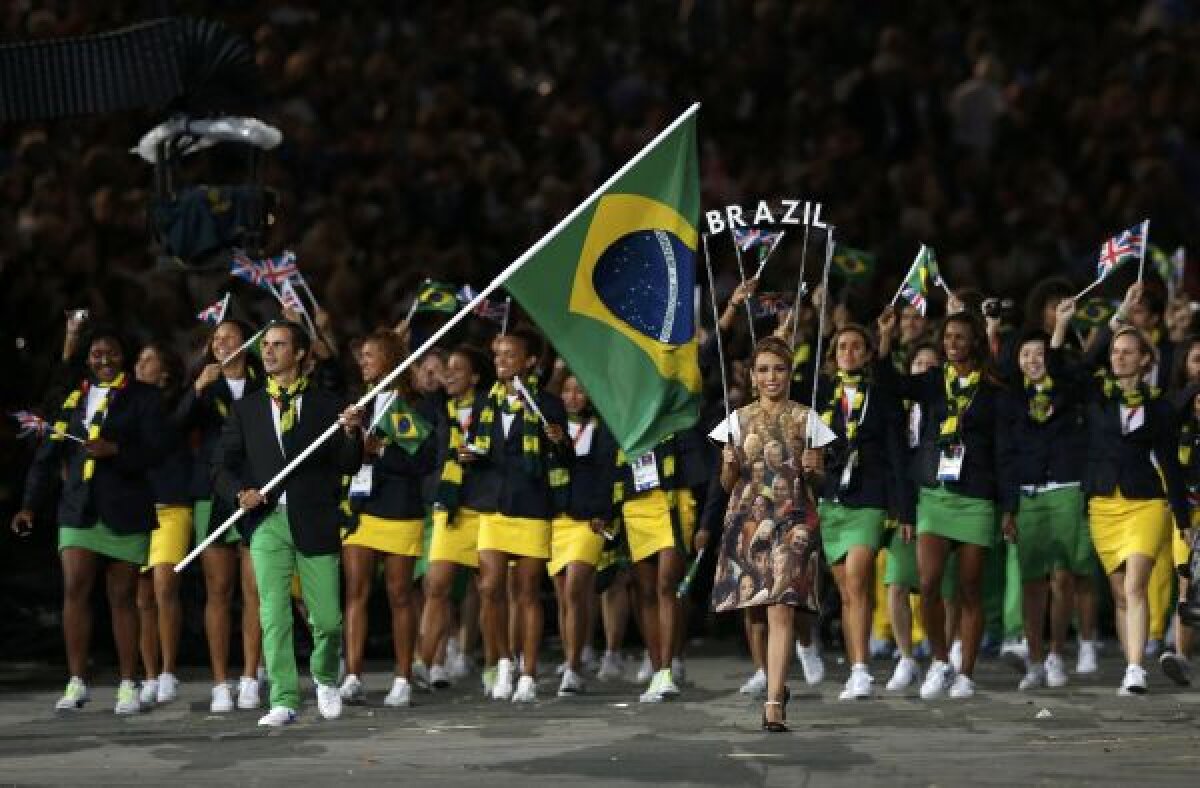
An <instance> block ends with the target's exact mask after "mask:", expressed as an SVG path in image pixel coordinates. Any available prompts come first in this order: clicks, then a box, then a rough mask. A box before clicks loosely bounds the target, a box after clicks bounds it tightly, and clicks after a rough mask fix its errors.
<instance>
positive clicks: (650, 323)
mask: <svg viewBox="0 0 1200 788" xmlns="http://www.w3.org/2000/svg"><path fill="white" fill-rule="evenodd" d="M693 271H694V269H693V253H692V250H691V249H689V248H688V247H687V245H686V244H684V243H683V241H681V240H680V239H679V238H678V237H677V236H676V235H674V234H673V233H670V232H667V231H665V230H638V231H636V232H633V233H629V234H628V235H625V236H622V237H621V238H620V239H618V240H617V241H616V242H615V243H613V244H612V245H610V246H609V247H608V248H607V249H606V250H605V251H604V253H603V254H602V255H600V258H599V259H598V260H597V261H596V267H595V269H594V271H593V273H592V283H593V285H594V287H595V289H596V295H597V296H598V297H599V298H600V300H601V301H602V302H603V303H604V305H605V306H606V307H608V308H609V310H611V311H612V313H613V314H614V315H616V316H617V317H618V318H620V319H621V320H622V321H624V322H625V323H627V324H628V325H629V326H630V327H631V328H633V329H634V330H636V331H638V332H639V333H641V334H643V335H645V336H647V337H649V338H650V339H653V340H655V341H657V342H662V343H665V344H668V345H680V344H683V343H684V342H687V341H689V340H690V339H691V338H692V337H693V335H694V334H695V326H694V325H693V316H692V289H693V282H694V278H695V277H694V274H693Z"/></svg>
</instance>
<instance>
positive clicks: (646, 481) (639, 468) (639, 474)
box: [630, 451, 659, 492]
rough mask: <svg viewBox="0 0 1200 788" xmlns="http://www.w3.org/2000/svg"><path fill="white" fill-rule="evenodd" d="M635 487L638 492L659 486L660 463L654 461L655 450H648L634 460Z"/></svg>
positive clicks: (632, 466)
mask: <svg viewBox="0 0 1200 788" xmlns="http://www.w3.org/2000/svg"><path fill="white" fill-rule="evenodd" d="M630 467H631V468H632V469H633V489H634V490H636V491H637V492H645V491H646V490H653V489H655V488H656V487H658V486H659V481H658V464H657V463H655V461H654V452H653V451H648V452H646V453H645V454H643V455H642V456H641V457H638V458H637V459H636V460H634V461H633V463H632V465H631V466H630Z"/></svg>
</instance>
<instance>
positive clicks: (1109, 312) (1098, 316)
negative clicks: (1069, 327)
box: [1071, 298, 1117, 329]
mask: <svg viewBox="0 0 1200 788" xmlns="http://www.w3.org/2000/svg"><path fill="white" fill-rule="evenodd" d="M1116 312H1117V309H1116V307H1115V306H1113V303H1112V302H1111V301H1109V300H1108V299H1105V298H1089V299H1088V300H1087V301H1084V302H1083V303H1081V304H1078V305H1077V306H1076V308H1075V315H1074V316H1073V317H1072V318H1071V322H1072V323H1074V324H1075V325H1076V326H1078V327H1079V328H1083V329H1087V328H1095V327H1096V326H1102V325H1104V324H1105V323H1107V322H1108V321H1109V320H1110V319H1111V318H1112V316H1113V315H1114V314H1116Z"/></svg>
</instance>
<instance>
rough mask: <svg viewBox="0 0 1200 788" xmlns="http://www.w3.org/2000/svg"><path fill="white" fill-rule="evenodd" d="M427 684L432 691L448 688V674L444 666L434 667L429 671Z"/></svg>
mask: <svg viewBox="0 0 1200 788" xmlns="http://www.w3.org/2000/svg"><path fill="white" fill-rule="evenodd" d="M429 683H430V685H432V686H433V688H434V689H446V687H449V686H450V673H449V672H448V671H447V670H446V666H445V665H434V666H433V667H432V668H430V669H429Z"/></svg>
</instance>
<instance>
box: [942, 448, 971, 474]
mask: <svg viewBox="0 0 1200 788" xmlns="http://www.w3.org/2000/svg"><path fill="white" fill-rule="evenodd" d="M966 457H967V447H966V446H963V445H962V444H961V443H956V444H954V445H953V446H947V447H946V448H944V449H942V453H941V455H940V456H939V457H938V469H937V480H938V481H939V482H956V481H958V480H959V477H961V476H962V468H963V460H965V459H966Z"/></svg>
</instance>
